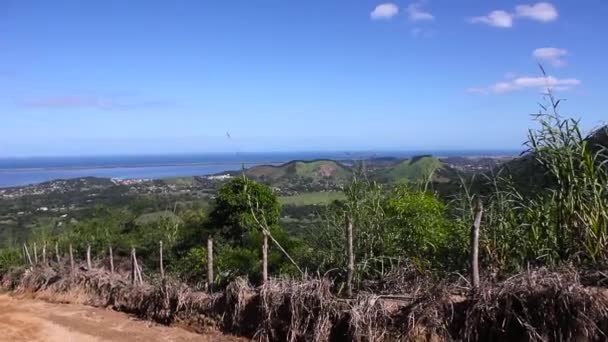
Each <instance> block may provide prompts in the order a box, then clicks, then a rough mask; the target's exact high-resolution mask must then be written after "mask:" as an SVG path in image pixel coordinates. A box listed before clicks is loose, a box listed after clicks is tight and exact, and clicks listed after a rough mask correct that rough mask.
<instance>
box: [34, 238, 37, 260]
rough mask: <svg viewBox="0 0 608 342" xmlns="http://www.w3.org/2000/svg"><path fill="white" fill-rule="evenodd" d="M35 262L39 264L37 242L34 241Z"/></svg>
mask: <svg viewBox="0 0 608 342" xmlns="http://www.w3.org/2000/svg"><path fill="white" fill-rule="evenodd" d="M34 263H35V264H36V265H38V247H37V246H36V243H35V242H34Z"/></svg>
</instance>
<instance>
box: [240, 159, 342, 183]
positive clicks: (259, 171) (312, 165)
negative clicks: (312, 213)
mask: <svg viewBox="0 0 608 342" xmlns="http://www.w3.org/2000/svg"><path fill="white" fill-rule="evenodd" d="M245 175H246V176H248V177H251V178H253V179H255V180H258V181H261V182H265V183H268V184H271V185H273V186H284V185H297V184H305V183H307V182H308V183H310V184H312V185H313V186H314V185H337V184H344V183H346V182H348V181H349V180H350V178H351V177H352V171H351V170H350V169H349V168H348V167H346V166H344V165H342V164H340V163H338V162H336V161H333V160H313V161H302V160H294V161H291V162H289V163H286V164H282V165H277V166H275V165H260V166H255V167H252V168H250V169H247V170H246V171H245Z"/></svg>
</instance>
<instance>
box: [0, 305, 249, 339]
mask: <svg viewBox="0 0 608 342" xmlns="http://www.w3.org/2000/svg"><path fill="white" fill-rule="evenodd" d="M0 341H45V342H46V341H50V342H55V341H57V342H59V341H61V342H68V341H78V342H91V341H95V342H97V341H119V342H121V341H125V342H126V341H129V342H130V341H146V342H155V341H186V342H199V341H204V342H210V341H219V342H237V341H245V340H244V339H241V338H236V337H232V336H226V335H222V334H220V333H210V334H206V335H198V334H195V333H191V332H188V331H186V330H183V329H180V328H176V327H166V326H162V325H158V324H154V323H151V322H147V321H141V320H137V319H135V318H133V317H131V316H129V315H126V314H123V313H119V312H114V311H111V310H104V309H98V308H93V307H88V306H84V305H75V304H51V303H46V302H42V301H39V300H32V299H26V298H15V297H12V296H9V295H7V294H0Z"/></svg>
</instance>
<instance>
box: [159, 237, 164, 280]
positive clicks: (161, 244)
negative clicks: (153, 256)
mask: <svg viewBox="0 0 608 342" xmlns="http://www.w3.org/2000/svg"><path fill="white" fill-rule="evenodd" d="M159 245H160V251H159V253H160V278H161V279H165V267H164V266H163V241H162V240H161V241H159Z"/></svg>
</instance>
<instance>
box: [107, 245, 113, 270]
mask: <svg viewBox="0 0 608 342" xmlns="http://www.w3.org/2000/svg"><path fill="white" fill-rule="evenodd" d="M108 249H109V250H110V273H112V274H114V252H113V251H112V245H109V246H108Z"/></svg>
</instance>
